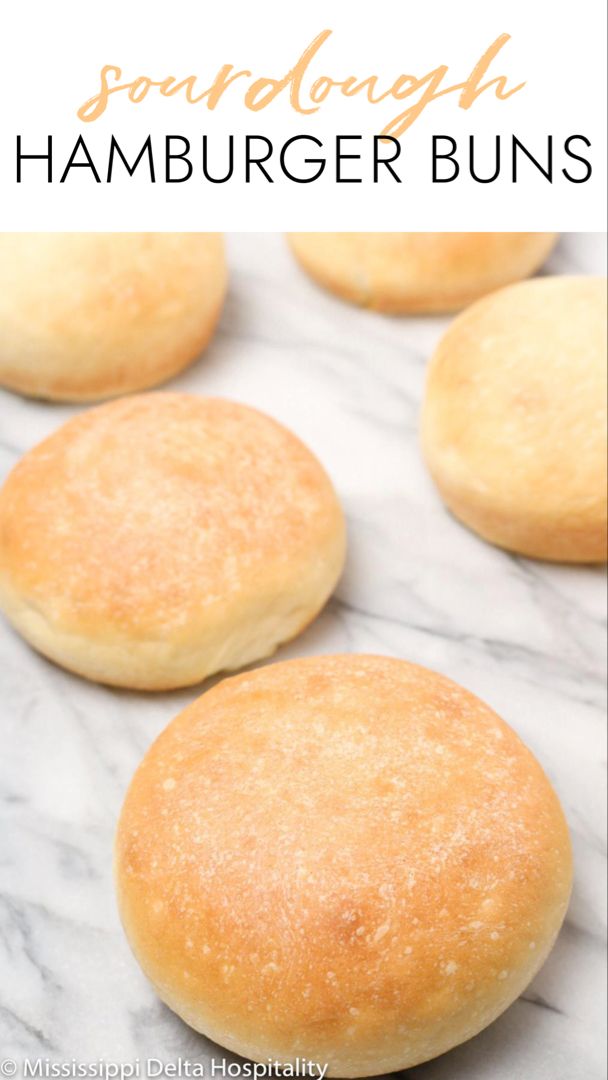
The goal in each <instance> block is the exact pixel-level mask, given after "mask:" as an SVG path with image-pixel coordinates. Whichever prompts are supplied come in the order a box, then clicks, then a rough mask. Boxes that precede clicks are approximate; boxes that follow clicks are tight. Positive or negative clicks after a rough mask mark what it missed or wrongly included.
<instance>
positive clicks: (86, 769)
mask: <svg viewBox="0 0 608 1080" xmlns="http://www.w3.org/2000/svg"><path fill="white" fill-rule="evenodd" d="M229 258H230V264H231V283H230V292H229V296H228V301H227V304H226V308H225V311H224V315H223V318H222V322H221V325H220V329H219V333H218V334H217V337H216V338H215V341H214V343H213V345H212V346H211V348H210V349H209V350H208V352H207V353H206V355H205V356H204V357H203V358H202V359H201V360H200V361H199V362H198V363H197V364H195V365H194V366H193V367H192V368H191V369H190V370H189V371H188V372H186V373H185V374H184V375H183V376H182V377H180V378H178V379H176V380H174V382H173V383H172V384H171V385H172V386H173V387H175V388H178V389H182V390H190V391H194V392H198V393H202V394H206V393H209V394H217V395H225V396H229V397H234V398H236V399H238V400H241V401H244V402H247V403H250V404H252V405H255V406H258V407H259V408H261V409H263V410H265V411H267V412H269V413H270V414H272V415H274V416H276V417H277V418H278V419H280V420H281V421H283V422H284V423H285V424H287V425H288V426H289V427H291V428H292V429H293V430H294V431H295V432H296V433H297V434H298V435H300V436H301V437H302V438H303V439H304V440H305V441H306V443H308V445H309V446H310V447H311V448H312V449H313V450H314V451H315V452H316V453H317V454H318V456H319V457H320V459H321V460H322V461H323V462H324V464H325V466H326V467H327V468H328V470H329V472H330V473H331V475H332V477H333V479H334V482H335V484H336V486H337V488H338V491H339V493H340V495H341V497H342V500H343V502H344V505H345V508H346V512H347V516H348V523H349V536H350V551H349V557H348V564H347V569H346V573H345V576H344V578H343V580H342V582H341V584H340V586H339V588H338V591H337V595H336V596H335V597H334V599H333V600H332V601H331V602H330V603H329V605H328V606H327V608H326V609H325V611H324V612H323V613H322V614H321V616H320V617H319V618H318V619H317V621H316V622H315V623H314V624H313V625H312V626H311V627H310V628H309V629H308V630H307V631H306V632H305V633H304V634H303V635H302V636H301V637H300V638H298V639H297V640H296V641H295V642H293V643H291V644H290V645H288V646H287V647H285V648H282V649H280V650H279V652H278V654H277V659H285V658H287V657H293V656H301V655H304V654H312V653H323V652H339V651H349V650H352V651H368V652H380V653H387V654H390V655H395V656H400V657H404V658H407V659H409V660H413V661H416V662H418V663H421V664H426V665H427V666H429V667H432V668H435V669H437V670H438V671H441V672H443V673H445V674H446V675H449V676H451V677H452V678H454V679H456V680H458V681H459V682H461V683H462V684H464V685H465V686H466V687H468V688H469V689H471V690H473V691H474V692H475V693H477V694H479V695H480V696H481V697H482V698H484V699H485V700H486V701H487V702H489V704H490V705H492V706H493V707H494V708H495V709H496V710H497V712H498V713H500V714H501V716H503V717H504V718H505V719H506V720H507V721H508V722H509V723H510V724H511V725H512V726H513V727H514V728H515V730H516V731H517V732H518V733H519V734H520V735H521V736H522V738H523V739H524V740H525V742H526V743H527V744H528V745H529V746H530V747H531V749H532V750H533V751H534V752H535V753H536V755H537V756H538V758H539V759H540V761H541V762H542V764H543V765H544V767H545V769H546V770H547V772H548V774H549V776H550V778H551V780H552V781H553V783H554V784H555V786H556V788H557V791H558V793H559V795H560V798H561V800H562V803H563V806H564V809H565V811H566V814H567V817H568V820H569V822H570V827H571V830H572V835H573V839H574V848H575V861H576V883H575V889H574V896H573V900H572V904H571V907H570V911H569V914H568V918H567V921H566V924H565V926H564V929H563V931H562V933H561V935H560V937H559V940H558V942H557V945H556V947H555V949H554V951H553V953H552V954H551V956H550V958H549V960H548V962H547V963H546V965H545V967H544V968H543V970H542V971H541V973H540V974H539V976H538V977H537V978H536V979H535V981H534V983H533V985H532V986H531V987H529V988H528V990H527V991H526V993H525V994H524V996H523V997H522V998H520V1000H519V1001H518V1002H516V1004H514V1005H513V1006H512V1007H511V1008H510V1009H509V1010H508V1012H507V1013H506V1014H504V1015H503V1017H502V1018H500V1019H499V1020H498V1021H497V1022H496V1023H494V1024H493V1025H492V1026H491V1027H490V1028H489V1029H487V1030H486V1031H485V1032H483V1033H482V1034H481V1035H479V1036H478V1037H477V1038H475V1039H473V1040H472V1041H471V1042H469V1043H467V1044H465V1045H463V1046H461V1047H460V1048H458V1049H456V1050H454V1051H452V1052H451V1053H450V1054H448V1055H445V1056H444V1057H442V1058H439V1059H437V1060H435V1061H434V1062H430V1063H429V1064H427V1065H424V1066H419V1067H418V1068H416V1069H413V1070H410V1071H409V1072H408V1074H407V1075H408V1076H409V1077H411V1078H412V1080H414V1078H415V1080H465V1078H466V1080H482V1078H483V1080H541V1078H542V1080H601V1078H603V1077H604V1076H605V1071H604V1018H605V1000H604V960H605V956H604V947H605V922H604V910H605V897H604V887H603V886H604V880H605V871H606V865H605V861H606V850H605V836H604V824H603V823H604V821H605V813H604V792H605V732H606V727H605V714H604V704H605V699H604V685H605V683H604V680H605V623H604V616H605V577H604V573H603V571H602V570H600V569H597V568H579V567H566V566H553V565H544V564H542V563H538V562H531V561H529V560H527V559H523V558H517V557H514V556H512V555H509V554H506V553H504V552H502V551H500V550H497V549H495V548H492V547H489V546H488V545H486V544H485V543H483V542H482V541H481V540H479V539H478V538H477V537H476V536H474V535H473V534H472V533H470V532H468V531H467V530H466V529H465V528H464V527H462V526H460V525H459V524H458V523H457V522H456V521H455V520H453V519H452V518H451V517H450V516H449V514H448V513H447V512H446V511H445V510H444V508H443V506H442V504H441V503H440V501H439V499H438V497H437V495H436V493H435V490H434V488H433V486H432V484H431V481H430V479H429V477H428V475H427V473H426V471H425V469H424V466H423V464H422V461H421V459H420V455H419V452H418V445H417V421H418V410H419V403H420V397H421V391H422V385H423V378H424V369H425V364H426V362H427V359H428V357H429V354H430V352H431V351H432V349H433V347H434V345H435V342H436V341H437V339H438V337H439V335H440V334H441V332H442V331H443V329H444V327H445V326H446V325H447V323H448V319H437V318H434V319H397V318H387V317H382V316H378V315H374V314H372V313H369V312H364V311H359V310H357V309H355V308H352V307H349V306H347V305H344V304H342V303H341V302H340V301H338V300H336V299H334V298H332V297H331V296H329V295H327V294H325V293H323V292H321V291H320V290H318V289H317V288H316V287H315V286H314V285H313V284H312V283H311V282H310V281H309V280H308V279H307V278H306V277H305V276H304V275H303V274H302V273H301V272H300V271H299V269H298V268H297V267H296V265H295V264H294V263H293V262H292V259H291V257H290V254H289V252H288V250H287V248H286V245H285V242H284V240H283V238H282V237H281V236H276V235H264V236H255V235H246V236H234V237H230V238H229ZM604 259H605V238H603V237H600V236H595V235H593V236H578V235H576V236H575V235H569V236H566V237H563V238H562V240H561V242H560V244H559V246H558V247H557V249H556V251H555V253H554V255H553V257H552V259H551V261H550V263H549V266H548V269H549V270H550V271H551V272H553V273H580V272H589V271H591V272H593V271H595V272H604ZM76 411H78V410H77V409H76V408H74V407H68V406H65V407H64V406H57V405H51V404H44V403H39V402H34V401H27V400H25V399H22V398H19V397H17V396H14V395H11V394H8V393H3V392H1V391H0V477H1V476H3V475H5V474H6V472H7V471H8V470H9V468H10V467H11V466H12V465H13V463H14V462H15V461H16V460H17V458H18V457H19V455H20V454H22V453H23V452H24V451H25V450H27V449H28V448H29V447H31V446H32V445H34V444H35V443H36V442H38V440H40V439H41V438H42V437H43V436H45V435H46V434H48V433H49V432H51V431H53V430H54V429H55V428H56V427H58V426H59V424H60V423H62V422H63V420H65V419H66V418H67V417H69V416H71V415H73V414H74V413H75V412H76ZM196 692H197V691H185V692H178V693H171V694H160V695H143V694H136V693H127V692H120V691H115V690H111V689H106V688H103V687H100V686H94V685H92V684H89V683H87V682H84V681H83V680H80V679H78V678H76V677H74V676H71V675H69V674H67V673H66V672H64V671H62V670H61V669H59V668H57V667H54V666H53V665H52V664H50V663H47V662H46V661H45V660H44V659H42V658H41V657H39V656H37V655H36V654H35V653H33V652H32V651H31V650H30V649H29V648H28V647H27V646H26V645H25V644H24V643H23V642H22V641H21V640H20V639H19V638H18V637H17V636H16V635H15V634H14V633H13V632H12V631H11V630H10V629H9V628H8V626H7V625H6V624H5V622H4V621H0V698H1V701H2V721H1V730H2V753H1V755H0V799H1V814H2V819H1V820H2V824H1V833H0V1057H1V1058H13V1059H15V1061H16V1062H17V1063H18V1075H21V1071H20V1070H21V1065H20V1063H21V1062H22V1060H23V1059H24V1058H26V1057H27V1058H30V1059H32V1058H38V1057H42V1058H44V1059H48V1060H49V1061H51V1062H61V1061H68V1060H71V1059H76V1060H78V1061H81V1062H92V1061H95V1060H97V1059H98V1058H108V1059H110V1060H112V1061H121V1062H131V1061H133V1060H135V1059H141V1060H144V1059H146V1058H149V1057H154V1058H159V1059H161V1060H163V1061H175V1060H176V1059H177V1058H179V1057H181V1058H183V1059H187V1060H189V1061H191V1062H193V1061H204V1062H205V1061H208V1060H209V1058H210V1057H212V1056H213V1057H215V1059H216V1060H219V1059H221V1058H223V1057H224V1056H226V1058H228V1059H229V1055H224V1052H223V1051H221V1050H220V1049H219V1048H217V1047H214V1046H213V1045H212V1044H210V1043H209V1042H208V1041H207V1040H206V1039H204V1038H203V1037H201V1036H198V1035H196V1034H195V1033H194V1032H192V1031H191V1030H190V1029H189V1028H187V1027H186V1026H185V1025H184V1024H183V1023H182V1022H181V1021H180V1020H179V1019H178V1018H177V1017H175V1016H174V1015H173V1014H172V1013H171V1012H169V1010H168V1009H166V1008H165V1007H164V1006H163V1005H162V1004H161V1003H160V1001H159V1000H158V999H157V998H156V996H155V994H154V992H153V991H152V989H151V988H150V987H149V985H148V984H147V982H146V980H145V979H144V977H143V975H142V974H141V973H140V971H139V969H138V967H137V965H136V964H135V962H134V960H133V959H132V957H131V954H130V952H129V949H128V946H127V943H126V940H125V938H124V936H123V933H122V930H121V927H120V925H119V921H118V917H117V913H116V909H115V904H114V894H113V887H112V876H111V853H112V837H113V831H114V826H115V822H116V818H117V814H118V811H119V808H120V805H121V801H122V798H123V795H124V792H125V789H126V786H127V784H128V782H129V779H130V777H131V775H132V773H133V771H134V769H135V767H136V765H137V764H138V762H139V760H140V759H141V757H142V755H143V753H144V751H145V750H146V748H147V747H148V745H149V744H150V742H151V741H152V740H153V739H154V738H155V737H156V735H157V734H158V733H159V732H160V731H161V729H162V728H163V727H164V726H165V724H166V723H167V722H168V721H169V720H170V719H171V718H172V717H173V716H174V715H175V713H176V712H178V710H179V709H181V708H182V706H184V705H185V704H186V703H187V702H189V701H190V700H191V699H192V697H193V696H195V694H196ZM6 1075H9V1073H6ZM404 1075H405V1074H404Z"/></svg>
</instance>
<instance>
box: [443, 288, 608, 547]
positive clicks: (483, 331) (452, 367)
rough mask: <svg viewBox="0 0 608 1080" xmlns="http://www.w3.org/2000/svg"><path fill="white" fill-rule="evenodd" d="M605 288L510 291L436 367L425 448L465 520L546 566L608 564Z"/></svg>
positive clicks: (472, 315) (455, 329)
mask: <svg viewBox="0 0 608 1080" xmlns="http://www.w3.org/2000/svg"><path fill="white" fill-rule="evenodd" d="M606 430H607V419H606V282H605V280H604V279H602V278H592V277H551V278H542V279H538V280H536V281H528V282H524V283H520V284H518V285H512V286H510V287H509V288H506V289H502V290H501V291H500V292H497V293H494V294H493V295H492V296H488V297H486V298H485V299H484V300H480V301H479V303H477V304H475V305H474V306H473V307H471V308H469V309H468V310H467V311H465V312H464V313H463V314H462V315H460V316H459V318H458V319H456V321H455V322H454V323H452V325H451V326H450V327H449V329H448V331H447V333H446V334H445V335H444V337H443V338H442V340H441V342H440V343H439V347H438V348H437V351H436V353H435V355H434V357H433V359H432V361H431V365H430V368H429V372H428V380H427V386H426V396H425V401H424V408H423V413H422V444H423V449H424V455H425V457H426V460H427V463H428V466H429V469H430V471H431V474H432V476H433V478H434V480H435V482H436V484H437V487H438V488H439V491H440V492H441V495H442V496H443V498H444V500H445V502H446V503H447V505H448V506H449V508H450V509H451V510H452V511H453V513H454V514H455V515H456V517H458V518H460V519H461V520H462V521H464V522H465V524H467V525H469V526H470V527H471V528H472V529H474V530H475V531H476V532H478V533H479V534H480V535H481V536H483V537H484V539H486V540H490V541H491V542H492V543H494V544H499V545H500V546H501V547H505V548H508V549H509V550H511V551H516V552H520V553H521V554H523V555H529V556H532V557H534V558H539V559H554V560H559V561H564V562H601V561H603V560H604V559H605V558H606V485H607V477H606V457H607V453H608V446H607V439H606Z"/></svg>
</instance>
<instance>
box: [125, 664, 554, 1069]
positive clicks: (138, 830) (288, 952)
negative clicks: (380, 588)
mask: <svg viewBox="0 0 608 1080" xmlns="http://www.w3.org/2000/svg"><path fill="white" fill-rule="evenodd" d="M116 872H117V885H118V894H119V901H120V907H121V913H122V918H123V921H124V925H125V928H126V931H127V934H128V937H129V939H130V942H131V945H132V947H133V949H134V952H135V955H136V956H137V958H138V959H139V962H140V963H141V965H142V967H143V968H144V971H146V973H147V974H148V976H149V977H150V978H151V979H152V981H153V982H154V984H155V986H156V988H157V990H158V992H159V993H160V996H161V997H162V998H163V1000H164V1001H165V1002H167V1003H168V1004H169V1005H170V1006H171V1007H172V1008H173V1009H175V1011H177V1012H178V1013H179V1014H180V1015H181V1016H182V1017H183V1018H184V1019H186V1020H187V1021H188V1022H189V1023H190V1024H192V1026H194V1027H196V1028H197V1029H198V1030H201V1031H204V1032H205V1033H206V1034H208V1035H210V1037H211V1038H214V1039H216V1040H217V1041H219V1042H220V1043H222V1044H223V1045H225V1046H228V1047H230V1048H231V1049H232V1050H235V1051H237V1052H238V1053H241V1054H244V1055H247V1056H250V1057H253V1058H257V1059H259V1060H261V1059H263V1058H264V1057H265V1056H266V1055H268V1054H270V1055H272V1056H275V1055H276V1056H278V1057H279V1058H281V1059H282V1060H284V1061H287V1060H290V1059H292V1058H293V1056H294V1055H296V1054H298V1053H299V1054H304V1055H307V1056H309V1057H312V1058H313V1060H316V1061H329V1062H330V1063H331V1073H332V1075H335V1076H358V1075H363V1076H365V1075H370V1074H372V1073H378V1072H384V1071H390V1070H393V1069H397V1068H401V1067H405V1066H407V1065H411V1064H414V1063H416V1062H418V1061H422V1060H426V1059H427V1058H430V1057H433V1056H435V1055H436V1054H439V1053H441V1052H443V1051H444V1050H447V1049H448V1048H449V1047H450V1046H452V1045H454V1044H456V1043H458V1042H460V1041H462V1040H464V1039H465V1038H468V1037H470V1036H471V1035H473V1034H474V1033H475V1032H477V1031H478V1030H480V1029H481V1028H482V1027H484V1026H485V1024H487V1023H489V1022H490V1020H492V1019H494V1017H495V1016H496V1015H497V1014H498V1013H499V1012H500V1011H502V1009H504V1008H505V1007H506V1006H507V1005H508V1004H509V1003H510V1002H511V1001H512V1000H513V998H514V997H515V996H516V995H517V994H518V993H519V992H520V991H521V989H522V988H523V986H524V985H525V984H526V983H527V982H528V980H529V979H530V978H531V977H532V975H533V973H534V972H535V971H536V969H537V968H538V967H539V966H540V964H541V963H542V960H543V959H544V957H545V955H546V953H547V951H548V949H549V948H550V946H551V944H552V943H553V940H554V937H555V934H556V933H557V930H558V928H559V926H560V924H561V921H562V918H563V916H564V912H565V909H566V905H567V900H568V896H569V891H570V882H571V856H570V845H569V838H568V832H567V828H566V825H565V822H564V818H563V815H562V812H561V809H560V807H559V804H558V801H557V798H556V796H555V794H554V792H553V790H552V788H551V786H550V784H549V782H548V781H547V779H546V777H545V775H544V774H543V772H542V769H541V768H540V766H539V765H538V763H537V762H536V761H535V759H534V758H533V756H532V754H531V753H530V752H529V751H528V750H527V749H526V747H525V746H524V745H523V744H522V743H521V742H520V740H519V739H518V738H517V736H516V735H515V734H514V732H513V731H512V730H511V729H510V728H509V727H507V725H506V724H505V723H504V722H503V721H501V720H500V719H499V718H498V717H497V716H496V715H495V713H493V712H492V710H491V709H489V708H488V706H486V705H485V704H484V703H483V702H481V701H480V700H479V699H477V698H476V697H474V696H473V695H472V694H470V693H468V692H467V691H465V690H463V689H462V688H461V687H460V686H458V685H456V684H455V683H453V682H450V681H449V680H448V679H445V678H443V677H441V676H439V675H437V674H435V673H434V672H432V671H428V670H426V669H424V668H420V667H416V666H414V665H412V664H408V663H405V662H403V661H400V660H391V659H386V658H382V657H377V656H356V655H351V656H325V657H315V658H310V659H305V660H295V661H290V662H286V663H281V664H273V665H271V666H269V667H265V668H263V669H261V670H257V671H254V672H251V673H247V674H244V675H241V676H238V677H236V678H231V679H228V680H225V681H224V682H222V683H221V684H220V685H219V686H217V687H215V688H214V689H213V690H211V691H209V692H208V693H206V694H204V695H203V696H202V697H200V698H199V699H198V700H197V701H195V702H194V703H193V704H192V705H190V706H189V707H188V708H186V709H185V710H184V711H183V712H182V713H181V714H180V715H179V716H178V717H177V718H176V719H175V720H174V721H173V723H172V724H170V725H169V727H168V728H167V729H166V730H165V731H164V732H163V734H162V735H161V736H160V738H159V739H157V741H156V742H155V743H154V744H153V746H152V748H151V749H150V750H149V751H148V754H147V755H146V757H145V758H144V761H143V763H142V764H141V766H140V767H139V769H138V771H137V772H136V774H135V777H134V779H133V781H132V784H131V787H130V789H129V792H128V794H127V797H126V800H125V804H124V807H123V811H122V816H121V820H120V824H119V828H118V835H117V846H116Z"/></svg>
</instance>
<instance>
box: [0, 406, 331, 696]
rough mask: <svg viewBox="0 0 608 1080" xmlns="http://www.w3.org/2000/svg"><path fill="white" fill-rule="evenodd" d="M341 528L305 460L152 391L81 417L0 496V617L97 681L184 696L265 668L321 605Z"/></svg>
mask: <svg viewBox="0 0 608 1080" xmlns="http://www.w3.org/2000/svg"><path fill="white" fill-rule="evenodd" d="M344 544H345V537H344V521H343V517H342V512H341V510H340V506H339V504H338V501H337V499H336V495H335V492H334V490H333V488H332V485H331V483H330V481H329V479H328V477H327V475H326V473H325V472H324V471H323V469H322V468H321V466H320V464H319V462H318V461H317V459H316V458H315V457H314V456H313V455H312V454H311V453H310V451H309V450H308V449H307V448H306V447H305V446H304V445H303V444H302V443H301V442H300V441H299V440H298V439H297V438H296V437H295V436H294V435H292V434H291V433H290V432H289V431H287V430H286V429H285V428H283V427H281V426H280V425H279V424H277V423H276V422H275V421H274V420H271V419H270V418H269V417H267V416H264V415H263V414H261V413H259V412H257V411H255V410H254V409H250V408H247V407H246V406H244V405H237V404H233V403H232V402H229V401H222V400H217V399H211V398H198V397H191V396H189V395H187V394H169V393H155V394H143V395H141V396H139V397H131V398H122V399H120V400H119V401H115V402H112V403H110V404H107V405H102V406H100V407H98V408H96V409H91V410H89V411H87V412H85V413H83V414H82V415H80V416H78V417H76V419H73V420H70V421H69V422H68V423H67V424H64V426H63V427H61V428H60V429H59V430H58V431H57V432H56V433H55V434H54V435H51V437H50V438H48V439H45V440H44V442H42V443H40V445H39V446H37V447H36V448H35V449H34V450H31V451H30V452H29V453H28V454H26V455H25V457H24V458H23V459H22V461H21V462H20V463H19V464H18V465H17V466H16V467H15V468H14V469H13V471H12V472H11V473H10V475H9V477H8V479H7V481H6V483H5V485H4V488H3V489H2V491H1V492H0V603H1V605H2V607H3V608H4V610H5V612H6V614H7V616H8V618H9V619H10V620H11V622H12V623H13V625H14V626H15V627H16V628H17V630H19V631H20V632H21V633H22V634H23V636H24V637H25V638H26V639H27V641H29V642H30V644H32V645H34V647H35V648H37V649H39V650H40V652H42V653H44V655H45V656H48V657H49V658H50V659H52V660H55V661H56V662H57V663H59V664H62V665H63V666H64V667H67V668H69V669H70V670H72V671H75V672H77V673H78V674H80V675H84V676H86V677H87V678H89V679H94V680H97V681H99V682H105V683H111V684H113V685H115V686H128V687H133V688H137V689H142V690H164V689H170V688H172V687H177V686H187V685H189V684H192V683H196V682H199V680H201V679H204V678H206V677H207V676H208V675H211V674H213V673H214V672H217V671H221V670H234V669H236V668H238V667H242V666H243V665H245V664H248V663H250V662H252V661H253V660H259V659H260V658H261V657H264V656H269V655H270V654H271V653H272V652H274V650H275V649H276V647H277V646H278V645H279V644H280V642H282V641H285V640H287V639H288V638H291V637H293V636H294V635H295V634H297V633H298V632H299V631H300V630H301V629H302V628H303V627H304V626H306V624H307V623H308V622H310V620H311V619H312V618H314V616H315V615H316V614H317V612H318V611H319V609H320V608H321V607H322V606H323V604H324V603H325V601H326V600H327V598H328V596H329V594H330V593H331V591H332V589H333V587H334V585H335V583H336V580H337V578H338V576H339V574H340V571H341V569H342V565H343V560H344Z"/></svg>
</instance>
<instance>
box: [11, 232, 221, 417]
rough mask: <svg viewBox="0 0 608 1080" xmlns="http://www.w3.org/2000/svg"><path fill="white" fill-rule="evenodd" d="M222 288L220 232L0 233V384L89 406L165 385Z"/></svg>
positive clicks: (197, 344)
mask: <svg viewBox="0 0 608 1080" xmlns="http://www.w3.org/2000/svg"><path fill="white" fill-rule="evenodd" d="M225 291H226V262H225V257H224V247H223V241H222V238H221V236H220V235H219V234H217V233H198V234H197V233H4V234H0V385H2V386H6V387H8V388H9V389H10V390H17V391H18V392H19V393H22V394H29V395H31V396H33V397H42V398H52V399H57V400H61V401H92V400H94V399H99V398H104V397H111V396H113V395H115V394H125V393H128V392H130V391H132V390H143V389H145V388H146V387H148V386H154V385H155V384H156V383H160V382H164V381H165V380H166V379H169V378H171V376H172V375H175V374H176V373H177V372H178V371H181V370H182V368H184V367H186V365H187V364H189V363H191V361H192V360H194V359H195V358H196V357H197V356H198V355H199V354H200V352H201V351H202V349H204V348H205V346H206V345H207V343H208V341H209V339H210V337H211V335H212V333H213V331H214V329H215V325H216V322H217V319H218V316H219V312H220V308H221V305H222V301H223V298H224V293H225Z"/></svg>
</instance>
